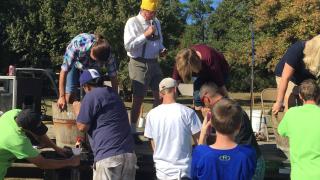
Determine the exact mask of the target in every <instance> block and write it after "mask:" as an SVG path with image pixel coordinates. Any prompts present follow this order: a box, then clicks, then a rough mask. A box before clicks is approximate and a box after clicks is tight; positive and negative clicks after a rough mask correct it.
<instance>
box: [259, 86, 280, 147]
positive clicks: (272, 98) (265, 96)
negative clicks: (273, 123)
mask: <svg viewBox="0 0 320 180" xmlns="http://www.w3.org/2000/svg"><path fill="white" fill-rule="evenodd" d="M260 98H261V116H260V119H261V120H264V123H265V124H267V122H266V119H265V118H264V117H270V118H269V119H271V116H270V114H271V113H272V112H271V109H269V111H267V109H266V106H265V103H266V101H268V102H272V103H274V102H276V98H277V88H266V89H264V90H263V91H262V92H261V96H260ZM260 126H261V124H260ZM265 132H266V134H265V135H266V136H267V141H269V132H268V127H267V126H266V131H265Z"/></svg>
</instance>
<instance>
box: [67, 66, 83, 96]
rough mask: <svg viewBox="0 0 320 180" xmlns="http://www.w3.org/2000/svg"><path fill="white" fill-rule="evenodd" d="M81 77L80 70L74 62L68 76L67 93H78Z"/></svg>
mask: <svg viewBox="0 0 320 180" xmlns="http://www.w3.org/2000/svg"><path fill="white" fill-rule="evenodd" d="M79 78H80V71H79V69H77V68H76V67H75V65H74V64H73V65H72V67H71V69H70V71H69V72H68V74H67V78H66V90H65V91H66V93H68V94H72V93H77V90H78V87H79V86H80V85H79Z"/></svg>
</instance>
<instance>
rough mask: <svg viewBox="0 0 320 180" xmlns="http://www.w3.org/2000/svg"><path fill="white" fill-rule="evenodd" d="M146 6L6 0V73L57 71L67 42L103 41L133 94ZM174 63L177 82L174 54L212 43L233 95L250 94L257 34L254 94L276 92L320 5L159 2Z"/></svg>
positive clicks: (96, 0) (0, 17)
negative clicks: (131, 49)
mask: <svg viewBox="0 0 320 180" xmlns="http://www.w3.org/2000/svg"><path fill="white" fill-rule="evenodd" d="M140 2H141V1H140V0H103V1H101V0H2V1H1V6H0V72H5V70H7V67H8V65H9V64H16V65H17V66H18V67H26V66H33V67H42V68H46V67H48V68H54V69H55V70H57V69H58V68H59V64H61V63H62V56H63V54H64V51H65V48H66V46H67V45H68V43H69V41H70V40H71V39H72V38H73V37H74V36H76V35H77V34H79V33H82V32H89V33H100V34H102V35H104V36H105V37H106V38H107V39H108V41H109V42H110V44H111V46H112V51H113V53H114V54H115V56H116V59H117V61H118V63H119V79H120V82H121V83H122V84H121V85H122V86H123V87H125V88H129V87H130V80H129V77H128V68H127V64H128V61H129V59H128V57H127V55H126V52H125V50H124V47H123V30H124V26H125V23H126V21H127V19H128V18H129V17H131V16H134V15H137V14H138V12H139V7H140ZM160 2H161V3H160V5H159V10H158V12H157V17H158V18H159V20H160V21H161V27H162V32H163V37H164V45H165V47H166V48H168V50H169V51H168V55H167V57H166V58H165V59H162V60H161V62H160V65H161V67H162V69H163V73H164V76H171V73H172V68H173V65H174V57H175V55H176V53H177V52H178V51H179V50H180V49H181V48H184V47H189V46H191V45H193V44H197V43H206V44H209V45H210V46H212V47H214V48H216V49H217V50H218V51H220V52H222V53H223V54H224V55H225V57H226V59H227V61H228V62H229V64H230V65H231V79H230V83H229V87H228V88H229V89H231V90H232V91H239V90H241V91H248V90H249V87H250V63H251V34H250V29H249V24H250V20H249V17H253V20H254V21H253V22H254V28H255V35H256V41H255V42H256V56H255V57H256V58H255V59H256V62H255V63H256V64H255V72H254V74H255V83H254V84H255V90H260V89H262V88H265V87H269V86H274V75H273V73H272V71H273V69H274V67H275V65H276V64H277V62H278V61H279V59H280V58H281V57H282V55H283V54H284V52H285V51H286V49H287V48H288V46H289V45H290V44H292V43H293V42H295V41H296V40H298V39H301V40H307V39H309V38H310V37H312V36H314V35H316V34H318V32H319V31H320V27H319V26H318V22H319V20H320V4H319V2H318V1H315V0H303V1H302V0H290V1H286V0H267V1H265V0H223V1H222V2H221V3H220V4H219V6H218V7H217V8H216V9H213V8H212V6H211V5H212V2H213V0H188V1H186V3H183V4H181V3H180V1H179V0H170V1H160Z"/></svg>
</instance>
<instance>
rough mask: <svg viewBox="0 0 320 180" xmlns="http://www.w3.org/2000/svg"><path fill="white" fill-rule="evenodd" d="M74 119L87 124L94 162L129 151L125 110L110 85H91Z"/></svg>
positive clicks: (131, 146)
mask: <svg viewBox="0 0 320 180" xmlns="http://www.w3.org/2000/svg"><path fill="white" fill-rule="evenodd" d="M77 122H80V123H83V124H86V125H90V128H89V130H88V135H89V141H90V145H91V148H92V151H93V154H94V161H95V162H97V161H99V160H102V159H105V158H108V157H111V156H115V155H119V154H124V153H132V152H133V145H134V143H133V138H132V135H131V132H130V130H131V129H130V125H129V120H128V114H127V110H126V108H125V106H124V104H123V102H122V101H121V99H120V97H119V96H118V94H117V93H116V92H115V91H113V90H112V88H111V87H98V88H94V89H93V90H92V91H90V92H88V93H87V94H86V95H85V97H84V99H83V100H82V103H81V108H80V113H79V115H78V118H77Z"/></svg>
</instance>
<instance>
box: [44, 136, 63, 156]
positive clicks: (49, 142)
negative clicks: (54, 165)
mask: <svg viewBox="0 0 320 180" xmlns="http://www.w3.org/2000/svg"><path fill="white" fill-rule="evenodd" d="M38 140H39V141H40V142H41V143H43V144H45V145H47V146H48V147H51V148H53V149H54V150H55V151H56V152H57V153H58V154H60V155H62V156H66V150H64V149H62V148H60V147H58V146H57V145H56V144H55V143H54V142H53V141H51V140H50V139H49V137H48V136H47V135H46V134H44V135H42V136H38Z"/></svg>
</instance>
